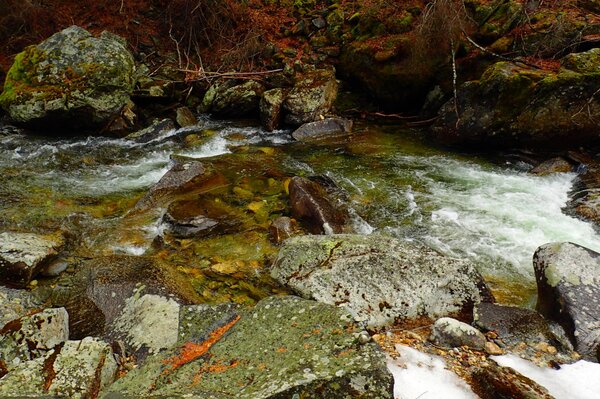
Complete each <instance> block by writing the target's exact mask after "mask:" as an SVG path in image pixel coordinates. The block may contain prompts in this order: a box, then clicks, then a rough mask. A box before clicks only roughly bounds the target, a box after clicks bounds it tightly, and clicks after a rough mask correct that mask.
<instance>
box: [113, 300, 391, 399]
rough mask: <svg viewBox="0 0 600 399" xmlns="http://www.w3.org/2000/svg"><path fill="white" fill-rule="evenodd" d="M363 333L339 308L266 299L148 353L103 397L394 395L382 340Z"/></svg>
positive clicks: (272, 398)
mask: <svg viewBox="0 0 600 399" xmlns="http://www.w3.org/2000/svg"><path fill="white" fill-rule="evenodd" d="M222 314H223V315H227V314H228V312H227V311H225V312H224V313H222ZM182 320H187V322H186V323H185V324H186V325H187V324H190V325H192V324H194V323H196V321H195V320H194V319H193V317H189V316H186V317H185V318H184V319H182ZM196 320H201V319H196ZM213 320H214V319H213ZM358 332H359V330H357V327H356V326H355V325H354V323H353V322H352V320H351V317H350V316H349V315H347V314H346V313H345V312H344V311H342V310H341V309H339V308H336V307H334V306H330V305H325V304H321V303H316V302H313V301H307V300H303V299H300V298H297V297H271V298H267V299H264V300H262V301H261V302H259V303H258V304H257V305H256V307H255V308H254V309H251V310H248V311H246V312H242V313H241V314H235V313H232V314H230V316H229V317H226V318H224V319H221V322H220V324H216V325H215V324H213V325H212V326H211V327H210V328H209V329H208V330H206V331H199V330H196V332H195V334H188V335H187V336H186V339H187V340H186V341H185V342H183V345H182V346H181V347H179V348H177V349H174V350H172V351H170V352H165V353H162V354H159V355H157V356H154V357H151V358H148V360H147V361H146V363H145V364H144V365H143V366H142V367H140V368H138V369H135V370H132V371H130V372H129V373H128V374H127V375H126V376H125V377H124V378H122V379H120V380H118V381H117V382H116V383H115V384H113V385H112V386H111V387H110V388H109V389H108V390H107V391H106V392H105V395H104V396H103V398H105V399H116V398H119V399H124V398H139V397H144V398H166V397H168V398H172V399H176V398H177V399H179V398H181V399H182V398H184V397H192V398H197V399H201V398H202V399H208V398H227V397H236V398H239V399H267V398H269V399H279V398H296V397H297V398H305V399H316V398H320V399H325V398H382V399H383V398H390V399H391V398H392V397H393V394H392V388H393V379H392V376H391V374H390V373H389V371H388V370H387V368H386V364H385V357H384V355H383V353H382V352H381V350H380V349H379V347H377V346H376V344H374V343H367V344H361V343H360V342H359V340H358V338H357V335H358V334H357V333H358Z"/></svg>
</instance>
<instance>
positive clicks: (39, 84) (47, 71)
mask: <svg viewBox="0 0 600 399" xmlns="http://www.w3.org/2000/svg"><path fill="white" fill-rule="evenodd" d="M134 75H135V64H134V60H133V56H132V55H131V53H130V52H129V51H128V50H127V46H126V43H125V42H124V41H123V39H121V38H120V37H118V36H116V35H113V34H111V33H108V32H104V33H102V34H101V35H100V36H99V37H93V36H92V35H91V34H90V33H89V32H88V31H86V30H85V29H82V28H80V27H77V26H71V27H69V28H67V29H65V30H63V31H61V32H58V33H56V34H54V35H53V36H51V37H50V38H48V39H46V40H45V41H43V42H42V43H40V44H39V45H37V46H30V47H27V48H26V49H25V50H24V51H23V52H22V53H20V54H18V55H17V56H16V58H15V62H14V64H13V66H12V67H11V69H10V70H9V71H8V74H7V77H6V82H5V84H4V91H3V92H2V94H1V95H0V105H1V106H2V108H4V109H5V110H6V111H7V113H8V114H9V116H10V118H11V119H12V120H13V121H14V122H15V123H19V124H22V125H25V126H27V127H30V128H38V129H59V128H60V129H72V130H74V131H76V130H80V129H83V130H92V131H93V130H100V129H102V128H104V127H106V126H107V125H108V124H109V123H110V122H111V121H112V120H113V119H114V118H115V117H116V116H118V115H119V113H120V112H121V111H122V109H123V108H124V107H125V106H126V105H127V104H128V103H129V102H130V98H129V96H130V94H131V93H132V91H133V86H134V84H135V77H134Z"/></svg>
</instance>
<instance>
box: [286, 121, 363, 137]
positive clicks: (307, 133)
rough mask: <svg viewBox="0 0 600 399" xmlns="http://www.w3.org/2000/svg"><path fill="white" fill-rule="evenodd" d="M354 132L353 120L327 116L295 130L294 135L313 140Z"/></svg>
mask: <svg viewBox="0 0 600 399" xmlns="http://www.w3.org/2000/svg"><path fill="white" fill-rule="evenodd" d="M351 132H352V121H351V120H348V119H343V118H327V119H323V120H321V121H315V122H308V123H305V124H303V125H302V126H300V127H299V128H298V129H296V130H294V132H293V133H292V137H293V138H295V139H296V140H298V141H303V142H313V141H321V140H327V139H331V138H335V137H339V136H344V135H348V134H350V133H351Z"/></svg>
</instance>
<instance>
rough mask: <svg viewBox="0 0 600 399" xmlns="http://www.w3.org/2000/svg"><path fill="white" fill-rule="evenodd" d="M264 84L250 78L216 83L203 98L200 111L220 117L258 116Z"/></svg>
mask: <svg viewBox="0 0 600 399" xmlns="http://www.w3.org/2000/svg"><path fill="white" fill-rule="evenodd" d="M264 90H265V89H264V87H263V85H262V84H260V83H258V82H256V81H254V80H249V81H247V82H244V83H237V82H236V81H235V80H228V81H225V82H220V83H216V84H214V85H213V86H211V87H210V88H209V89H208V91H207V92H206V94H205V95H204V99H203V100H202V105H201V106H200V111H202V112H207V113H211V114H213V115H215V116H217V117H220V118H243V117H258V110H259V103H260V99H261V96H262V94H263V92H264Z"/></svg>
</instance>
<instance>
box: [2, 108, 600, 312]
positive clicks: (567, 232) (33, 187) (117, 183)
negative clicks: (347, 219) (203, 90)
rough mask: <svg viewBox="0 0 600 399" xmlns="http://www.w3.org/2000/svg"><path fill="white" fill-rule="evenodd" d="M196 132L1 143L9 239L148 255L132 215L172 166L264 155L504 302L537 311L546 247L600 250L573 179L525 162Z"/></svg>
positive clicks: (384, 142)
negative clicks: (49, 238) (574, 204)
mask: <svg viewBox="0 0 600 399" xmlns="http://www.w3.org/2000/svg"><path fill="white" fill-rule="evenodd" d="M200 125H201V128H195V129H180V130H174V131H170V132H168V133H165V134H163V135H162V136H160V137H157V138H156V139H155V140H152V141H150V142H147V143H139V142H135V141H131V140H127V139H114V138H104V137H89V138H65V139H53V138H44V137H37V136H29V135H23V134H20V133H18V132H16V131H5V132H4V133H0V175H1V176H2V184H1V185H0V228H2V229H5V230H8V229H10V230H20V231H39V232H46V231H53V230H56V229H63V230H67V231H69V232H70V233H71V235H74V236H76V238H75V239H74V242H76V245H75V246H77V249H76V250H73V251H72V252H73V254H78V255H85V256H94V255H96V254H103V255H106V254H112V253H126V254H132V255H142V254H144V253H146V254H148V253H151V252H152V251H150V248H151V246H152V245H151V244H152V242H153V241H154V240H155V238H156V236H157V235H160V234H161V223H160V220H161V215H162V209H156V210H154V211H153V212H150V213H146V214H143V215H137V216H132V215H131V212H130V210H131V208H132V207H133V206H134V204H135V203H136V201H137V200H138V199H139V198H140V197H141V196H142V195H143V194H144V193H145V192H146V190H147V189H148V188H149V187H151V186H152V184H154V183H155V182H157V181H158V180H159V179H160V178H161V176H163V175H164V173H166V172H167V170H168V169H169V165H170V162H171V161H170V160H171V157H172V155H174V154H175V155H183V156H187V157H193V158H207V157H215V156H219V155H221V154H226V153H230V152H232V151H233V152H237V151H238V150H239V149H240V148H260V149H262V151H263V152H264V153H265V154H271V153H274V154H277V155H276V156H277V162H278V163H280V164H281V167H282V169H284V170H285V172H286V173H287V174H300V175H312V174H322V175H326V176H328V177H329V178H331V179H332V180H333V181H335V182H336V184H337V185H338V186H339V187H341V188H342V189H343V190H344V191H345V193H346V195H345V196H344V198H345V201H346V202H347V205H348V206H349V207H350V210H351V213H352V214H353V216H354V227H355V229H356V230H357V231H359V232H360V233H362V234H371V233H383V234H389V235H393V236H396V237H398V238H401V239H404V240H415V241H421V242H424V243H426V244H427V245H429V246H431V247H433V248H435V249H437V250H438V251H440V252H442V253H444V254H447V255H449V256H454V257H466V258H469V259H471V260H472V261H473V262H475V264H476V265H477V267H478V268H479V270H480V271H481V273H482V274H483V275H484V276H485V277H486V280H487V281H488V282H489V284H490V286H491V287H492V289H493V291H494V293H495V295H496V296H497V299H498V300H499V301H500V302H504V303H511V304H518V305H525V306H532V305H533V303H534V297H535V282H534V278H533V268H532V261H531V258H532V254H533V252H534V251H535V249H536V248H537V247H538V246H539V245H541V244H544V243H547V242H553V241H571V242H575V243H578V244H581V245H584V246H586V247H589V248H591V249H594V250H597V251H600V237H599V236H598V234H597V233H596V232H595V230H594V228H593V227H592V225H590V224H589V223H586V222H583V221H580V220H578V219H575V218H572V217H570V216H568V215H566V214H564V213H563V212H562V210H561V209H562V208H563V207H564V206H565V204H566V202H567V201H568V193H569V190H570V189H571V186H572V183H573V179H574V178H575V174H554V175H550V176H544V177H540V176H533V175H530V174H528V173H527V171H526V170H527V165H524V164H520V163H508V162H505V163H499V162H492V161H490V160H489V159H486V157H484V156H477V155H473V154H457V153H451V152H447V151H444V150H441V149H438V148H435V147H432V146H429V145H428V144H426V142H425V141H424V140H422V139H421V138H420V133H419V131H410V130H402V129H400V128H398V127H393V126H377V125H372V124H362V123H359V124H358V126H357V127H356V129H355V134H354V135H353V136H352V137H351V138H350V139H339V140H337V142H332V143H329V144H327V145H319V146H311V145H306V144H302V143H296V142H294V141H293V140H292V139H291V137H290V135H289V132H286V131H276V132H274V133H267V132H265V131H263V130H261V129H259V128H256V127H248V126H244V125H243V124H237V123H233V122H219V121H213V120H209V119H203V120H201V121H200ZM267 149H270V150H267ZM271 150H272V151H274V152H271ZM212 159H214V158H212ZM252 237H253V236H249V235H245V236H243V237H241V239H240V237H237V238H235V240H234V241H236V245H238V246H240V247H244V248H245V249H243V250H237V251H236V250H231V251H230V250H229V249H228V250H227V252H228V253H229V255H231V256H239V257H240V258H242V260H245V261H246V260H253V259H255V260H256V259H262V258H261V257H262V255H264V254H265V253H272V252H273V251H274V249H273V248H270V249H267V248H266V247H267V246H268V244H264V243H262V242H261V241H260V239H254V238H252ZM221 240H224V241H222V242H221V243H220V244H219V245H217V244H215V243H214V242H211V243H209V244H207V245H205V248H206V251H212V252H211V253H210V256H208V255H206V254H202V253H200V254H199V253H198V251H197V250H196V252H195V254H194V255H190V256H192V257H194V256H195V257H199V258H203V257H204V258H207V259H208V258H210V259H213V258H214V257H217V258H218V257H219V256H221V254H220V253H219V251H223V248H229V247H227V245H228V244H224V243H226V242H227V241H226V240H227V237H222V238H221ZM240 241H242V242H240ZM205 255H206V256H205ZM222 256H225V255H222ZM225 257H226V256H225ZM180 261H181V260H180ZM187 261H188V262H189V258H188V259H187ZM181 262H182V261H181ZM205 277H206V276H205ZM206 278H207V279H210V277H206ZM205 283H206V281H205Z"/></svg>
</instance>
